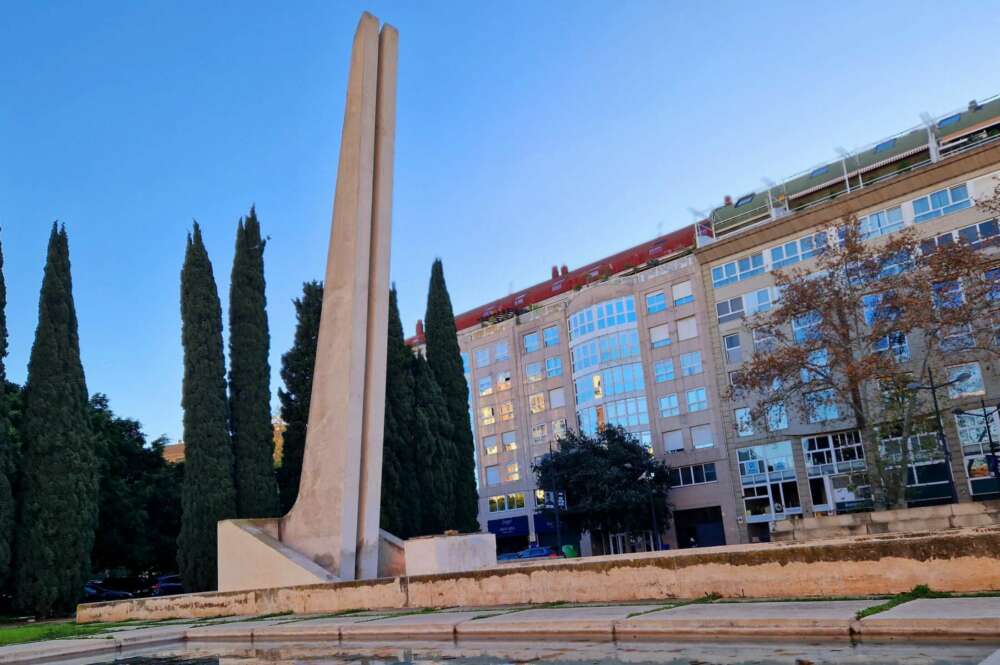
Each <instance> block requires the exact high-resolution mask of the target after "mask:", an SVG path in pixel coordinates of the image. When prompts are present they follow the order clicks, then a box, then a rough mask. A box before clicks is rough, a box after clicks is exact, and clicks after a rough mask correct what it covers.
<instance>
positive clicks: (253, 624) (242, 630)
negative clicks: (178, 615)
mask: <svg viewBox="0 0 1000 665" xmlns="http://www.w3.org/2000/svg"><path fill="white" fill-rule="evenodd" d="M289 619H290V618H289V617H282V618H276V619H260V620H253V621H246V620H244V621H232V622H229V623H220V624H216V625H211V626H199V627H196V628H189V629H188V630H187V631H185V634H184V636H185V637H187V639H189V640H252V639H253V636H254V633H255V632H256V631H258V630H261V629H263V628H266V627H268V626H274V625H277V624H281V623H285V622H287V621H289Z"/></svg>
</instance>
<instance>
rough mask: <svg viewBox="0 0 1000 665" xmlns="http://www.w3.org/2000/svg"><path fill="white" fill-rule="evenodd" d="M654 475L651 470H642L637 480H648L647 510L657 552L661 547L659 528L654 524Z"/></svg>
mask: <svg viewBox="0 0 1000 665" xmlns="http://www.w3.org/2000/svg"><path fill="white" fill-rule="evenodd" d="M655 477H656V473H655V472H653V471H649V472H647V471H643V472H642V475H641V476H639V480H648V481H649V512H650V514H651V515H652V517H653V523H652V525H653V548H654V549H655V550H656V551H657V552H658V551H660V549H661V545H662V544H661V543H660V530H659V528H658V527H657V526H656V500H655V498H654V497H653V479H654V478H655Z"/></svg>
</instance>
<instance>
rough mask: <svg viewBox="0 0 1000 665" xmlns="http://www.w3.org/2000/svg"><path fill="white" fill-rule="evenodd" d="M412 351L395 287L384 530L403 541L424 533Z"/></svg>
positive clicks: (388, 371)
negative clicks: (415, 429)
mask: <svg viewBox="0 0 1000 665" xmlns="http://www.w3.org/2000/svg"><path fill="white" fill-rule="evenodd" d="M413 365H414V358H413V351H412V350H411V349H410V347H408V346H407V345H406V341H405V339H404V337H403V324H402V321H401V320H400V318H399V304H398V300H397V296H396V287H395V286H393V288H392V290H391V291H389V344H388V362H387V363H386V377H385V379H386V380H385V436H384V438H383V445H382V513H381V525H382V528H383V529H385V530H386V531H388V532H389V533H392V534H395V535H397V536H399V537H400V538H409V537H411V536H414V535H419V534H422V533H423V531H422V523H421V503H422V501H423V499H424V497H425V495H424V493H423V492H421V488H420V485H419V478H418V474H417V468H418V465H419V464H422V461H421V460H418V459H417V458H416V446H415V442H416V439H415V435H414V428H413V419H414V409H415V407H416V402H415V399H414V392H413Z"/></svg>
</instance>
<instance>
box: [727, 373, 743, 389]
mask: <svg viewBox="0 0 1000 665" xmlns="http://www.w3.org/2000/svg"><path fill="white" fill-rule="evenodd" d="M741 381H743V372H740V371H739V370H735V371H732V372H729V385H730V386H732V387H733V388H735V387H736V386H738V385H739V384H740V382H741Z"/></svg>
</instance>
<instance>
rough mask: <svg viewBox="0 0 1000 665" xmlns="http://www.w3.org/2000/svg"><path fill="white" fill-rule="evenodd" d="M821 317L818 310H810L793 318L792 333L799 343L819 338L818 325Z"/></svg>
mask: <svg viewBox="0 0 1000 665" xmlns="http://www.w3.org/2000/svg"><path fill="white" fill-rule="evenodd" d="M820 322H821V318H820V315H819V313H818V312H810V313H808V314H803V315H802V316H798V317H795V318H794V319H792V335H793V336H794V337H795V341H796V342H798V343H799V344H801V343H803V342H808V341H811V340H815V339H818V338H819V330H818V326H819V324H820Z"/></svg>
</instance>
